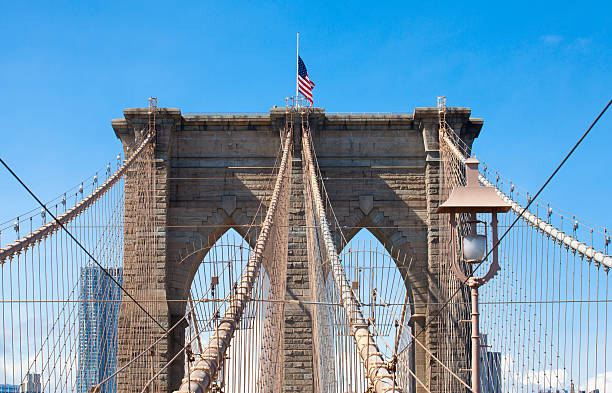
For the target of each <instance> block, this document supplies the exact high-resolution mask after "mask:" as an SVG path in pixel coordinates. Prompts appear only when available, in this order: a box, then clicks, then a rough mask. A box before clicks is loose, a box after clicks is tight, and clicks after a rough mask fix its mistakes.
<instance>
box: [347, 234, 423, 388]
mask: <svg viewBox="0 0 612 393" xmlns="http://www.w3.org/2000/svg"><path fill="white" fill-rule="evenodd" d="M391 250H392V252H393V249H391ZM398 256H399V250H398V253H397V254H396V255H392V254H391V253H390V252H389V250H388V248H387V247H385V245H384V244H383V243H382V242H381V241H380V240H379V238H378V237H377V236H375V235H374V233H372V232H371V231H370V230H368V229H366V228H362V229H361V230H359V231H358V232H356V233H355V234H354V236H352V238H351V239H350V240H349V241H348V243H347V244H346V245H345V246H344V248H343V249H342V250H341V251H340V253H339V258H340V261H341V263H342V266H343V268H344V270H345V273H346V275H347V277H348V279H349V282H350V283H351V289H352V291H353V293H354V294H355V296H356V297H357V299H358V301H359V302H360V303H361V309H362V312H363V314H364V317H365V319H366V320H367V321H368V323H369V325H370V326H371V331H372V333H373V334H374V336H375V338H376V342H377V344H378V348H379V350H380V351H381V353H382V354H383V356H384V357H385V358H386V359H390V361H391V362H392V365H393V367H395V370H396V377H397V382H398V385H399V386H401V387H403V388H405V389H407V390H406V391H414V390H413V389H414V385H415V383H414V382H415V381H414V378H413V377H412V376H411V375H410V373H411V372H414V371H415V366H414V365H415V346H414V340H413V328H412V326H411V316H412V315H413V314H414V301H413V299H412V295H411V290H410V283H409V282H407V277H409V274H408V269H410V266H409V264H405V263H398V260H397V259H398ZM402 270H405V271H402Z"/></svg>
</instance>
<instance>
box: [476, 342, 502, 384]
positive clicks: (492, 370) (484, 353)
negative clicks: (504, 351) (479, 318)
mask: <svg viewBox="0 0 612 393" xmlns="http://www.w3.org/2000/svg"><path fill="white" fill-rule="evenodd" d="M480 345H483V346H485V348H483V349H482V350H481V351H480V391H481V392H482V393H501V391H502V390H501V352H492V351H489V349H488V348H487V347H486V345H487V335H486V334H483V335H481V337H480Z"/></svg>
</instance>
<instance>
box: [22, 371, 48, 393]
mask: <svg viewBox="0 0 612 393" xmlns="http://www.w3.org/2000/svg"><path fill="white" fill-rule="evenodd" d="M19 392H20V393H42V385H41V381H40V374H33V373H32V374H30V373H28V374H26V375H25V377H24V378H23V383H22V384H21V389H20V390H19Z"/></svg>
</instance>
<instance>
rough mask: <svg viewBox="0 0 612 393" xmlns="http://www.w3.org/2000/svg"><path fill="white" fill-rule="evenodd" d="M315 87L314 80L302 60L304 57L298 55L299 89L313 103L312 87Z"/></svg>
mask: <svg viewBox="0 0 612 393" xmlns="http://www.w3.org/2000/svg"><path fill="white" fill-rule="evenodd" d="M314 87H315V84H314V82H313V81H311V80H310V78H308V71H306V66H305V65H304V62H303V61H302V58H301V57H299V56H298V90H299V92H300V93H302V94H303V95H304V97H305V98H306V99H307V100H308V102H310V105H312V103H313V101H312V89H313V88H314Z"/></svg>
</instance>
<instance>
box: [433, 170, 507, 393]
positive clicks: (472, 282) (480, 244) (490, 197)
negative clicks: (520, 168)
mask: <svg viewBox="0 0 612 393" xmlns="http://www.w3.org/2000/svg"><path fill="white" fill-rule="evenodd" d="M478 164H479V162H478V160H477V159H476V158H468V159H467V160H466V161H465V175H466V186H462V187H455V188H453V190H452V191H451V194H450V196H449V197H448V199H447V200H446V202H444V203H442V204H441V205H440V206H439V207H438V213H449V214H450V227H451V233H450V235H451V237H450V238H451V270H452V271H453V273H454V274H455V276H457V278H458V279H459V280H461V281H462V282H464V283H465V284H466V285H468V286H469V287H470V290H471V293H472V391H473V392H474V393H480V333H479V326H478V325H479V313H478V288H480V287H481V286H482V285H484V284H485V283H486V282H487V281H489V280H490V279H491V278H493V277H494V276H495V275H496V274H497V272H498V271H499V270H500V267H499V262H498V252H497V247H495V245H496V244H497V239H498V233H497V213H506V212H508V210H510V208H511V206H510V205H509V204H508V203H506V202H504V201H503V200H502V199H501V198H500V197H499V196H498V195H497V193H496V192H495V190H494V189H493V188H492V187H483V186H481V185H480V184H479V183H478ZM477 213H482V214H490V215H491V234H492V238H493V239H492V240H493V246H494V248H493V250H492V251H491V254H492V256H493V260H492V261H491V264H490V266H489V270H488V272H487V273H486V274H485V275H484V276H483V277H468V275H466V274H465V273H463V271H462V270H461V266H460V265H459V258H461V259H462V260H463V261H464V262H466V263H470V264H473V263H477V264H479V263H482V261H483V258H484V256H485V254H486V252H487V235H486V233H487V223H486V222H485V221H480V220H477V219H476V214H477ZM479 227H481V228H483V227H484V231H483V232H484V233H482V234H480V233H478V228H479ZM460 231H461V232H464V233H463V234H461V232H460ZM457 235H460V236H461V239H460V242H459V247H460V249H461V250H460V253H457V252H456V250H455V246H456V242H455V241H454V239H457Z"/></svg>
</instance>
